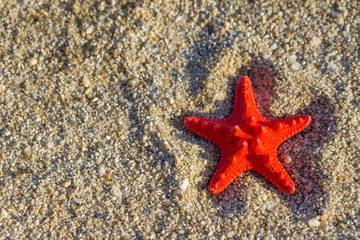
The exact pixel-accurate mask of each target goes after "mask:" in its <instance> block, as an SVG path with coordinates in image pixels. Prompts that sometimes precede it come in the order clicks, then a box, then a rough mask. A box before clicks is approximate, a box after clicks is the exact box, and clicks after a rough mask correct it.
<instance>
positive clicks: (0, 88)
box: [0, 84, 6, 92]
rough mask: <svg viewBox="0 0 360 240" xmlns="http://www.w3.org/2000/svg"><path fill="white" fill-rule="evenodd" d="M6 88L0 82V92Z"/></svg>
mask: <svg viewBox="0 0 360 240" xmlns="http://www.w3.org/2000/svg"><path fill="white" fill-rule="evenodd" d="M5 90H6V87H5V85H4V84H0V92H4V91H5Z"/></svg>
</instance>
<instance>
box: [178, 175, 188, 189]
mask: <svg viewBox="0 0 360 240" xmlns="http://www.w3.org/2000/svg"><path fill="white" fill-rule="evenodd" d="M188 186H189V180H188V179H187V178H185V179H184V180H182V181H181V182H180V185H179V187H180V189H181V190H183V191H185V190H186V189H187V188H188Z"/></svg>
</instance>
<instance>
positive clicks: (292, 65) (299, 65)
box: [290, 62, 301, 71]
mask: <svg viewBox="0 0 360 240" xmlns="http://www.w3.org/2000/svg"><path fill="white" fill-rule="evenodd" d="M290 68H291V69H292V70H294V71H297V70H299V69H300V68H301V64H300V63H298V62H293V63H292V64H291V65H290Z"/></svg>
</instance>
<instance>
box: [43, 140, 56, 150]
mask: <svg viewBox="0 0 360 240" xmlns="http://www.w3.org/2000/svg"><path fill="white" fill-rule="evenodd" d="M45 145H46V147H47V148H48V149H53V148H54V143H53V142H52V141H47V142H46V144H45Z"/></svg>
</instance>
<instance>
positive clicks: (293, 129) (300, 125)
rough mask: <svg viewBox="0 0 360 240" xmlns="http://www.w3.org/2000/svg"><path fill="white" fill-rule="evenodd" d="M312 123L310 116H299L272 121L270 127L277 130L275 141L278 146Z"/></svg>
mask: <svg viewBox="0 0 360 240" xmlns="http://www.w3.org/2000/svg"><path fill="white" fill-rule="evenodd" d="M310 122H311V117H310V116H309V115H298V116H294V117H289V118H282V119H274V120H271V122H270V125H271V127H272V128H273V129H274V130H275V131H274V139H276V142H277V143H278V144H281V143H282V142H284V141H285V140H286V139H288V138H290V137H292V136H293V135H295V134H297V133H299V132H301V131H302V130H304V129H305V128H306V127H307V126H309V124H310Z"/></svg>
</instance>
